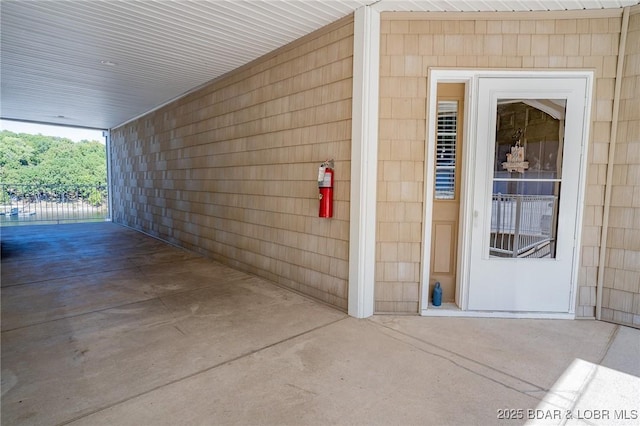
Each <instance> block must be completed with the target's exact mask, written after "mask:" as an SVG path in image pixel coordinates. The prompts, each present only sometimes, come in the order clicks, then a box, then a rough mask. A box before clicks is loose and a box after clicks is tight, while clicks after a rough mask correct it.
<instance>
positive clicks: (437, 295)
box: [433, 281, 442, 306]
mask: <svg viewBox="0 0 640 426" xmlns="http://www.w3.org/2000/svg"><path fill="white" fill-rule="evenodd" d="M440 305H442V289H441V288H440V281H436V286H435V287H434V288H433V306H440Z"/></svg>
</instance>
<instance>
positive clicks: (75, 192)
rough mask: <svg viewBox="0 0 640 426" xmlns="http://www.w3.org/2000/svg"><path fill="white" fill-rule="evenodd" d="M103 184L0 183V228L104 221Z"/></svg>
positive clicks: (105, 207)
mask: <svg viewBox="0 0 640 426" xmlns="http://www.w3.org/2000/svg"><path fill="white" fill-rule="evenodd" d="M107 204H108V203H107V189H106V185H25V184H13V183H0V226H8V225H20V224H27V223H29V224H35V223H51V222H55V223H63V222H93V221H104V220H105V219H106V218H107V216H108V207H107Z"/></svg>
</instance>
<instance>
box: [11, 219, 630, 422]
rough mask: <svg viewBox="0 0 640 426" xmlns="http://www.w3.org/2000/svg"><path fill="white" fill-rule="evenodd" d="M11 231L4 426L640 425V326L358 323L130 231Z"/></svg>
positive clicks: (416, 320) (107, 227)
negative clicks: (68, 425)
mask: <svg viewBox="0 0 640 426" xmlns="http://www.w3.org/2000/svg"><path fill="white" fill-rule="evenodd" d="M1 233H2V294H1V296H2V342H1V343H2V359H1V361H2V373H1V374H2V407H1V408H2V412H1V415H2V418H1V420H2V424H3V425H31V424H42V425H58V424H73V425H216V424H221V425H226V424H243V425H244V424H246V425H257V424H264V425H326V424H339V425H340V424H345V425H346V424H363V425H466V424H469V425H471V424H480V425H489V424H524V423H527V422H528V423H530V424H584V425H587V424H588V425H592V424H603V425H610V424H638V423H639V422H640V420H639V419H640V379H639V378H638V377H639V376H640V330H637V329H632V328H627V327H621V326H617V325H614V324H609V323H605V322H598V321H588V320H584V321H578V320H576V321H562V320H507V319H486V318H485V319H476V318H422V317H417V316H415V317H414V316H374V317H372V318H370V319H366V320H358V319H354V318H351V317H348V316H347V315H346V314H345V313H344V312H341V311H338V310H335V309H333V308H331V307H329V306H326V305H323V304H321V303H318V302H315V301H313V300H311V299H309V298H306V297H303V296H301V295H299V294H296V293H293V292H290V291H288V290H286V289H283V288H280V287H278V286H276V285H274V284H273V283H271V282H269V281H267V280H264V279H261V278H258V277H255V276H253V275H249V274H246V273H243V272H239V271H236V270H233V269H231V268H228V267H226V266H224V265H221V264H219V263H217V262H214V261H211V260H208V259H205V258H202V257H201V256H198V255H196V254H193V253H190V252H188V251H185V250H181V249H179V248H176V247H173V246H171V245H168V244H165V243H163V242H161V241H158V240H156V239H153V238H151V237H149V236H146V235H144V234H141V233H138V232H135V231H133V230H131V229H128V228H124V227H121V226H118V225H116V224H111V223H90V224H73V225H58V226H49V225H46V226H20V227H8V228H2V229H1ZM539 417H545V418H543V419H540V418H539Z"/></svg>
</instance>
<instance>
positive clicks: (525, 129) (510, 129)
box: [489, 99, 566, 258]
mask: <svg viewBox="0 0 640 426" xmlns="http://www.w3.org/2000/svg"><path fill="white" fill-rule="evenodd" d="M565 106H566V101H565V100H564V99H563V100H557V99H499V100H498V103H497V112H496V114H497V116H496V141H495V145H494V146H495V150H494V166H493V191H492V192H493V195H492V203H491V237H490V243H489V244H490V247H489V256H490V257H505V258H514V257H518V258H555V256H556V234H557V227H558V223H557V222H558V220H557V218H558V205H559V197H560V186H561V183H562V156H563V142H564V120H565Z"/></svg>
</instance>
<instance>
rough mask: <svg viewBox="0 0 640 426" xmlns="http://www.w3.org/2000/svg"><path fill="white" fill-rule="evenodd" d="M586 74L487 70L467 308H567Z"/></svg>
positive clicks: (482, 84) (480, 90)
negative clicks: (503, 74) (534, 74)
mask: <svg viewBox="0 0 640 426" xmlns="http://www.w3.org/2000/svg"><path fill="white" fill-rule="evenodd" d="M589 81H590V80H589V79H588V78H587V77H584V78H583V77H575V76H573V77H571V78H557V77H553V78H552V77H540V78H531V77H508V78H505V77H481V78H479V80H478V85H477V98H476V99H478V107H477V124H476V138H477V141H476V147H475V148H476V150H475V168H474V172H473V174H472V176H473V179H472V183H471V185H472V194H473V195H472V209H471V212H472V214H473V219H472V230H471V254H470V263H469V275H468V276H469V283H468V306H467V308H468V309H469V310H479V311H508V312H554V313H568V312H571V310H572V303H571V300H572V297H573V295H572V289H573V288H574V279H575V271H576V267H577V265H576V262H577V259H576V258H574V257H575V253H576V250H575V244H576V239H577V236H578V231H579V227H578V225H579V223H580V220H579V217H578V214H579V213H580V212H581V209H580V208H579V207H580V204H579V203H581V202H582V201H581V200H582V197H581V194H582V192H581V188H582V186H583V183H582V182H581V176H583V175H584V174H581V167H584V166H583V163H584V162H583V155H584V154H585V144H586V140H585V139H586V136H585V135H586V130H585V129H586V126H585V119H586V105H585V103H586V100H585V98H586V96H587V92H588V89H587V87H588V86H587V84H588V82H589Z"/></svg>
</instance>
